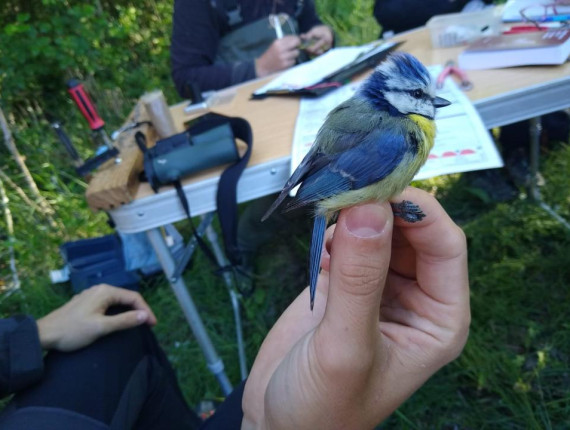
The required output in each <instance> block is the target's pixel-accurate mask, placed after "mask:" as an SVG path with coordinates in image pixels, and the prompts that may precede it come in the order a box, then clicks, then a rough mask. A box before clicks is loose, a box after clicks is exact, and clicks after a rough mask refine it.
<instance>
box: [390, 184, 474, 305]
mask: <svg viewBox="0 0 570 430" xmlns="http://www.w3.org/2000/svg"><path fill="white" fill-rule="evenodd" d="M404 200H406V201H409V202H412V203H413V204H415V205H417V206H419V207H420V209H421V210H422V212H423V213H424V214H425V217H424V218H423V219H422V220H420V221H418V222H415V223H410V222H407V221H404V220H402V219H401V218H399V217H395V218H394V225H395V228H397V229H398V230H399V232H398V235H395V237H398V236H399V237H400V239H399V240H397V241H395V242H394V248H393V254H392V261H391V262H390V267H391V269H392V270H393V271H394V272H396V273H398V274H399V275H401V276H405V277H408V278H411V279H414V278H415V279H417V281H418V284H419V286H420V288H422V289H423V290H424V291H425V292H426V293H427V294H428V295H429V296H431V297H433V298H434V299H436V300H438V301H440V302H444V303H449V302H455V301H456V300H462V299H465V298H466V297H468V295H469V280H468V270H467V242H466V239H465V234H464V233H463V231H462V230H461V228H459V226H457V224H455V223H454V222H453V220H452V219H451V218H450V217H449V215H448V214H447V213H446V212H445V210H444V209H443V207H442V206H441V205H440V204H439V202H438V201H437V200H436V199H435V198H434V197H433V196H431V195H430V194H429V193H427V192H425V191H423V190H420V189H417V188H413V187H408V188H406V190H404V192H403V193H402V194H401V195H399V196H398V197H396V198H395V199H394V200H393V201H392V202H394V203H398V202H402V201H404ZM412 257H415V260H414V258H412ZM414 261H415V264H413V262H414ZM410 262H412V264H409V263H410Z"/></svg>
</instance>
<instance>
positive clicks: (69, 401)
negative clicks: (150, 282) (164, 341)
mask: <svg viewBox="0 0 570 430" xmlns="http://www.w3.org/2000/svg"><path fill="white" fill-rule="evenodd" d="M44 362H45V367H44V377H43V380H42V381H41V382H40V383H38V384H37V385H35V386H33V387H31V388H29V389H27V390H25V391H23V392H20V393H18V394H16V396H15V397H14V398H13V400H12V401H11V403H10V405H8V407H7V408H6V411H4V413H3V415H4V417H3V418H4V421H2V423H3V424H2V425H1V426H0V427H1V428H2V429H17V428H21V429H24V428H25V429H28V428H29V429H34V430H47V429H52V428H53V429H58V430H64V429H68V428H69V429H74V430H83V429H89V430H91V429H97V430H98V429H106V428H108V429H113V430H115V429H117V430H118V429H120V430H127V429H136V430H151V429H152V430H154V429H156V430H158V429H168V430H178V429H180V430H182V429H184V430H189V429H198V428H200V429H212V428H216V429H239V427H240V423H241V418H242V415H241V395H242V390H243V384H242V386H240V387H239V388H240V389H238V390H235V392H234V393H232V395H231V396H230V397H228V399H227V400H226V402H224V404H222V405H221V406H220V407H219V408H218V410H217V411H216V413H215V414H214V416H213V417H212V418H210V419H209V420H208V421H206V422H205V423H203V422H202V421H201V420H200V419H199V417H198V416H197V415H196V414H195V413H194V412H193V411H192V410H191V409H190V408H189V407H188V405H187V404H186V402H185V400H184V398H183V396H182V392H181V391H180V388H179V386H178V383H177V380H176V376H175V374H174V371H173V369H172V367H171V366H170V363H169V362H168V360H167V358H166V356H165V354H164V352H163V351H162V349H161V348H160V347H159V345H158V342H157V341H156V338H155V337H154V335H153V333H152V331H151V330H150V329H149V328H148V327H147V326H142V327H137V328H135V329H130V330H126V331H122V332H117V333H113V334H111V335H109V336H106V337H104V338H102V339H99V340H98V341H97V342H95V343H94V344H92V345H90V346H88V347H86V348H83V349H81V350H78V351H75V352H72V353H62V352H57V351H55V352H54V351H52V352H50V353H48V354H47V355H46V357H45V360H44Z"/></svg>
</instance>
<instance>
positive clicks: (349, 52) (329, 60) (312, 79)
mask: <svg viewBox="0 0 570 430" xmlns="http://www.w3.org/2000/svg"><path fill="white" fill-rule="evenodd" d="M392 45H394V43H393V42H386V43H382V44H379V43H378V42H372V43H369V44H366V45H362V46H344V47H341V48H334V49H331V50H330V51H328V52H326V53H325V54H323V55H320V56H319V57H316V58H315V59H314V60H311V61H308V62H306V63H302V64H300V65H298V66H295V67H292V68H290V69H289V70H287V71H285V72H283V73H282V74H280V75H279V76H278V77H277V78H275V79H273V80H272V81H271V82H269V83H268V84H267V85H264V86H263V87H261V88H259V89H258V90H257V91H255V93H254V94H255V95H261V94H264V93H266V92H267V91H272V90H297V89H300V88H306V87H310V86H312V85H315V84H317V83H319V82H320V81H322V80H323V79H324V78H325V77H327V76H329V75H330V74H332V73H334V72H335V71H337V70H340V69H342V68H343V67H345V66H347V65H348V64H350V63H352V62H353V61H355V60H357V59H358V61H364V60H365V59H366V58H368V57H370V56H371V55H374V54H375V53H377V52H379V51H381V50H384V49H387V48H388V47H389V46H392Z"/></svg>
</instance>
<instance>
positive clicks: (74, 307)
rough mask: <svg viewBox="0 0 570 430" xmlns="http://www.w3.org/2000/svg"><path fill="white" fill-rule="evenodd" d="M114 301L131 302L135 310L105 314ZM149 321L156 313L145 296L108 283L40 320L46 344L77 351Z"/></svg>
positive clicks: (153, 322)
mask: <svg viewBox="0 0 570 430" xmlns="http://www.w3.org/2000/svg"><path fill="white" fill-rule="evenodd" d="M114 305H124V306H130V307H132V308H133V310H132V311H127V312H123V313H120V314H117V315H105V312H106V311H107V309H108V308H109V307H111V306H114ZM145 323H146V324H149V325H151V326H153V325H155V324H156V317H155V316H154V313H153V312H152V310H151V309H150V307H149V306H148V304H147V303H146V302H145V301H144V299H143V298H142V296H141V295H140V294H139V293H137V292H134V291H130V290H126V289H124V288H117V287H112V286H110V285H106V284H101V285H97V286H94V287H91V288H88V289H87V290H85V291H82V292H81V293H80V294H78V295H76V296H74V297H73V298H72V299H71V300H70V301H69V302H67V303H66V304H64V305H63V306H61V307H60V308H58V309H56V310H54V311H53V312H51V313H49V314H48V315H46V316H45V317H43V318H40V319H39V320H38V321H37V324H38V333H39V337H40V343H41V345H42V348H44V349H56V350H59V351H74V350H76V349H79V348H83V347H84V346H87V345H89V344H91V343H92V342H94V341H95V340H97V339H98V338H100V337H102V336H105V335H107V334H110V333H112V332H114V331H118V330H125V329H128V328H132V327H136V326H138V325H141V324H145Z"/></svg>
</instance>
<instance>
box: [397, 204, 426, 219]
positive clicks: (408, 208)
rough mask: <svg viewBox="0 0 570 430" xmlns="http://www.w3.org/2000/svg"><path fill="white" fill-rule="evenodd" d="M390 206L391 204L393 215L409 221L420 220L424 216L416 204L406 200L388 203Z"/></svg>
mask: <svg viewBox="0 0 570 430" xmlns="http://www.w3.org/2000/svg"><path fill="white" fill-rule="evenodd" d="M390 206H392V211H393V212H394V216H397V217H400V218H402V219H403V220H404V221H407V222H409V223H414V222H418V221H421V220H422V219H424V218H425V216H426V214H425V213H424V212H423V211H422V210H421V208H420V207H419V206H418V205H416V204H414V203H412V202H410V201H408V200H403V201H402V202H400V203H390Z"/></svg>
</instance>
